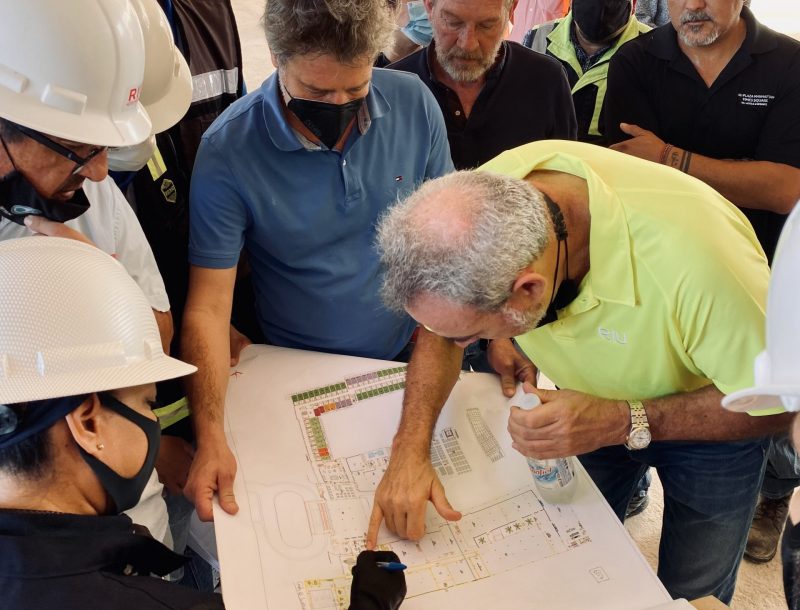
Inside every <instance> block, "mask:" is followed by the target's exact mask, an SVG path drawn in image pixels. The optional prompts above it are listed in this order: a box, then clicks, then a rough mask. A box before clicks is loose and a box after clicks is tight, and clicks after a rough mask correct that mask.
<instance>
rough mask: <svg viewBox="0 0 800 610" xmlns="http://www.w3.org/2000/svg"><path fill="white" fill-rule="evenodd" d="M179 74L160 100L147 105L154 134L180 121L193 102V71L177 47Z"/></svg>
mask: <svg viewBox="0 0 800 610" xmlns="http://www.w3.org/2000/svg"><path fill="white" fill-rule="evenodd" d="M175 58H176V61H177V65H178V74H177V75H176V77H175V78H173V79H172V83H171V87H170V90H169V91H168V92H167V93H166V95H164V96H163V97H162V98H161V99H160V100H158V101H156V102H153V103H149V104H147V105H146V106H145V108H146V110H147V114H148V115H149V116H150V120H151V121H152V123H153V134H154V135H155V134H158V133H161V132H162V131H166V130H167V129H169V128H170V127H172V126H173V125H175V123H177V122H178V121H180V120H181V119H182V118H183V117H184V116H185V115H186V112H187V111H188V110H189V105H190V104H191V103H192V73H191V72H190V71H189V64H187V63H186V60H185V59H184V58H183V55H181V53H180V52H179V51H178V50H177V49H175Z"/></svg>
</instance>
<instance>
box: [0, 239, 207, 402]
mask: <svg viewBox="0 0 800 610" xmlns="http://www.w3.org/2000/svg"><path fill="white" fill-rule="evenodd" d="M0 286H3V290H2V291H0V404H4V403H5V404H11V403H18V402H26V401H32V400H43V399H47V398H59V397H66V396H74V395H78V394H88V393H91V392H101V391H105V390H113V389H119V388H126V387H131V386H137V385H142V384H146V383H152V382H156V381H162V380H165V379H172V378H175V377H180V376H182V375H188V374H189V373H193V372H194V371H195V370H197V369H196V368H195V367H194V366H191V365H189V364H186V363H184V362H181V361H180V360H176V359H174V358H170V357H169V356H167V355H165V354H164V351H163V349H162V348H161V338H160V336H159V334H158V327H157V326H156V322H155V317H154V316H153V311H152V310H151V309H150V305H149V304H148V302H147V299H146V298H145V296H144V294H143V293H142V291H141V290H140V289H139V286H138V285H137V284H136V282H135V281H134V280H133V279H132V278H131V277H130V276H129V275H128V273H127V271H126V270H125V268H124V267H123V266H122V265H121V264H120V263H118V262H117V261H116V260H115V259H114V258H113V257H111V256H110V255H108V254H106V253H105V252H103V251H102V250H99V249H98V248H95V247H93V246H89V245H87V244H84V243H80V242H77V241H74V240H70V239H63V238H57V237H42V236H33V237H23V238H21V239H12V240H7V241H3V242H0Z"/></svg>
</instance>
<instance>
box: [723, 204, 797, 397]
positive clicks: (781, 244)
mask: <svg viewBox="0 0 800 610" xmlns="http://www.w3.org/2000/svg"><path fill="white" fill-rule="evenodd" d="M781 403H782V404H783V406H784V408H785V409H786V410H788V411H800V204H798V205H796V206H795V208H794V211H793V212H792V213H791V214H790V215H789V218H787V219H786V224H785V225H784V227H783V232H782V233H781V237H780V240H778V247H777V249H776V250H775V259H774V260H773V263H772V277H771V278H770V284H769V297H768V298H767V349H765V350H764V351H763V352H761V353H760V354H759V355H758V356H757V357H756V362H755V387H752V388H750V389H747V390H742V391H740V392H735V393H734V394H731V395H730V396H726V397H725V398H723V399H722V406H723V407H725V408H726V409H730V410H731V411H758V410H762V409H772V408H775V407H780V406H781Z"/></svg>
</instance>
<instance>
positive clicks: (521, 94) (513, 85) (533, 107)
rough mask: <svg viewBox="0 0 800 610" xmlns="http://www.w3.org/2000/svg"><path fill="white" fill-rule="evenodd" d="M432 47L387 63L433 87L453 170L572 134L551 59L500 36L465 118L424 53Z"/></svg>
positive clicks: (563, 87)
mask: <svg viewBox="0 0 800 610" xmlns="http://www.w3.org/2000/svg"><path fill="white" fill-rule="evenodd" d="M434 52H435V51H434V43H431V45H430V46H428V47H426V48H424V49H420V50H419V51H417V52H416V53H412V54H411V55H409V56H408V57H405V58H403V59H401V60H400V61H397V62H395V63H393V64H391V65H390V66H389V68H392V69H395V70H405V71H406V72H413V73H414V74H416V75H417V76H419V77H420V78H421V79H422V82H424V83H425V84H426V85H427V86H428V88H429V89H430V90H431V91H432V92H433V95H434V96H435V97H436V101H437V102H439V107H440V108H441V109H442V113H443V114H444V120H445V124H446V125H447V139H448V140H449V142H450V153H451V155H452V157H453V164H454V165H455V167H456V169H471V168H474V167H477V166H479V165H482V164H483V163H485V162H487V161H489V160H490V159H494V158H495V157H496V156H497V155H499V154H500V153H501V152H503V151H506V150H509V149H511V148H515V147H517V146H521V145H522V144H527V143H528V142H533V141H535V140H545V139H562V140H574V139H575V138H576V136H577V129H578V127H577V123H576V121H575V109H574V107H573V105H572V93H571V91H570V88H569V83H567V77H566V75H565V74H564V69H563V68H562V67H561V64H560V63H559V62H558V61H557V60H556V59H553V58H552V57H548V56H545V55H542V54H540V53H536V52H535V51H531V50H530V49H526V48H525V47H523V46H522V45H519V44H517V43H515V42H508V41H504V42H503V43H502V45H501V46H500V51H499V53H498V58H497V61H496V62H495V64H494V65H493V66H492V67H491V68H490V69H489V71H488V72H487V73H486V84H485V85H484V86H483V89H482V90H481V92H480V95H479V96H478V99H477V100H476V101H475V105H474V106H473V107H472V112H471V113H470V115H469V118H467V117H465V116H464V109H463V108H462V107H461V102H460V101H459V99H458V95H456V93H455V92H454V91H453V90H452V89H450V88H449V87H447V86H446V85H444V84H443V83H442V82H440V81H439V80H437V79H436V76H435V75H434V73H433V70H432V67H431V60H430V56H429V54H430V53H434Z"/></svg>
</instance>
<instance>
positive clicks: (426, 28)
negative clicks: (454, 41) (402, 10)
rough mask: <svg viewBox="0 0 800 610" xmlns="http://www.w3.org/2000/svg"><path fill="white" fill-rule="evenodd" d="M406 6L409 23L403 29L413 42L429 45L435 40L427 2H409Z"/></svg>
mask: <svg viewBox="0 0 800 610" xmlns="http://www.w3.org/2000/svg"><path fill="white" fill-rule="evenodd" d="M406 7H407V8H408V24H407V25H406V26H405V27H404V28H403V29H402V30H401V31H402V32H403V34H405V35H406V37H407V38H408V39H409V40H411V41H412V42H415V43H417V44H418V45H420V46H421V47H427V46H428V45H429V44H430V43H431V40H433V28H432V27H431V22H430V20H429V19H428V11H426V10H425V4H423V2H422V0H418V1H415V2H409V3H408V4H407V5H406Z"/></svg>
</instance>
